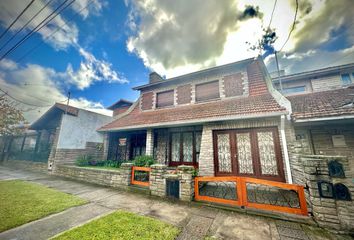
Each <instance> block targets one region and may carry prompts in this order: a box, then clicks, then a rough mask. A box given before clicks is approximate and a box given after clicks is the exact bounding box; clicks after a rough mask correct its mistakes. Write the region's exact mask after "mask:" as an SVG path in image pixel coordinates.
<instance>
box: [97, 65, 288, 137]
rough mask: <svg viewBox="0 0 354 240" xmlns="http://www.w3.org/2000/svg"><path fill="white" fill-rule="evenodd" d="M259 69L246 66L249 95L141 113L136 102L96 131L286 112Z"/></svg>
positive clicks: (259, 67)
mask: <svg viewBox="0 0 354 240" xmlns="http://www.w3.org/2000/svg"><path fill="white" fill-rule="evenodd" d="M245 67H246V66H245ZM261 69H262V66H261V63H259V62H258V61H253V62H252V63H251V64H249V65H248V66H247V75H248V82H249V96H245V97H239V98H226V99H224V100H218V101H210V102H205V103H197V104H190V105H184V106H177V107H171V108H165V109H156V110H150V111H141V109H140V106H139V104H138V103H137V104H136V105H135V107H134V109H133V110H132V111H131V112H129V113H128V114H127V115H125V116H122V117H120V118H118V119H116V120H114V121H113V122H111V123H109V124H107V125H105V126H103V127H102V128H101V129H100V130H101V131H109V130H119V129H125V128H139V125H140V126H149V125H152V126H156V125H161V126H162V125H164V123H166V125H168V124H174V123H175V124H177V123H180V122H190V123H191V122H193V121H195V122H200V121H205V122H207V121H208V120H209V121H216V120H224V119H230V118H242V117H254V118H257V117H262V116H266V115H268V116H269V115H271V114H272V113H276V114H281V113H283V112H286V109H285V108H283V107H281V106H280V105H279V104H278V103H277V101H276V100H275V99H274V98H273V97H272V95H271V94H270V93H269V91H268V89H267V85H266V82H265V78H264V76H263V74H262V70H261ZM167 123H168V124H167Z"/></svg>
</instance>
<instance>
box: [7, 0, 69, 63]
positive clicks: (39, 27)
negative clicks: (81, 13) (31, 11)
mask: <svg viewBox="0 0 354 240" xmlns="http://www.w3.org/2000/svg"><path fill="white" fill-rule="evenodd" d="M68 1H69V0H65V1H64V2H63V3H61V4H60V5H59V6H58V7H57V8H56V9H55V10H54V11H53V12H52V13H51V14H50V15H49V16H47V17H46V18H45V19H43V21H42V22H41V23H40V24H38V25H37V27H35V28H34V29H32V30H31V32H29V33H28V34H27V35H26V36H25V37H23V38H22V39H21V40H20V41H19V42H17V44H16V45H15V46H13V47H12V48H10V50H8V51H7V52H6V53H5V54H4V55H3V56H2V57H1V58H0V61H1V60H3V59H4V58H5V57H6V56H7V55H8V54H10V53H11V52H13V51H14V50H16V48H18V47H19V46H20V45H21V44H22V43H23V42H25V41H26V40H27V39H28V38H30V37H31V36H32V35H33V34H34V33H36V32H38V31H39V30H41V29H42V28H43V27H44V26H45V25H47V24H48V23H49V22H50V21H52V20H53V19H54V18H55V17H56V16H58V14H60V13H61V12H62V11H64V10H65V9H66V8H67V7H69V6H70V5H71V4H72V3H73V2H75V1H76V0H72V1H71V2H69V4H67V5H66V6H64V7H63V8H62V9H60V8H61V7H62V6H63V5H64V4H65V3H66V2H68ZM58 9H60V10H59V11H58ZM56 11H58V12H57V13H55V12H56ZM54 13H55V15H54V16H53V17H51V18H50V19H49V20H48V21H47V22H45V21H46V20H47V19H48V18H49V17H50V16H51V15H53V14H54ZM44 22H45V23H44ZM43 23H44V24H43ZM42 24H43V25H42ZM41 25H42V26H41Z"/></svg>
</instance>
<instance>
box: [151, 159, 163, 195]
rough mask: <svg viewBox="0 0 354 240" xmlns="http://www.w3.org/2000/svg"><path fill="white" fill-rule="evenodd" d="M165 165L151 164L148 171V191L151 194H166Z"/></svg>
mask: <svg viewBox="0 0 354 240" xmlns="http://www.w3.org/2000/svg"><path fill="white" fill-rule="evenodd" d="M166 170H167V166H166V165H163V164H154V165H151V172H150V192H151V195H153V196H158V197H165V196H166V179H165V178H164V176H165V174H166Z"/></svg>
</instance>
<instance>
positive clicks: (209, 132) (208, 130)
mask: <svg viewBox="0 0 354 240" xmlns="http://www.w3.org/2000/svg"><path fill="white" fill-rule="evenodd" d="M274 126H275V127H278V130H279V140H280V147H281V152H282V157H283V160H284V151H283V147H282V138H281V134H280V117H277V118H275V117H273V118H262V119H249V120H240V121H227V122H226V121H225V122H218V123H207V124H204V126H203V135H202V140H201V149H200V157H199V159H200V160H199V175H201V176H214V174H215V173H214V150H213V130H222V129H242V128H259V127H274ZM285 130H286V131H285V134H286V138H287V143H288V145H289V144H290V142H291V141H292V140H293V139H294V137H293V130H292V129H291V128H290V126H289V124H286V127H285ZM283 165H284V168H285V163H284V164H283ZM284 173H285V177H287V174H286V170H285V169H284ZM286 180H287V182H288V179H286Z"/></svg>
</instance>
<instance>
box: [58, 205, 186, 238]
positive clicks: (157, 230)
mask: <svg viewBox="0 0 354 240" xmlns="http://www.w3.org/2000/svg"><path fill="white" fill-rule="evenodd" d="M179 232H180V230H179V229H178V228H176V227H174V226H172V225H169V224H167V223H164V222H161V221H159V220H156V219H153V218H150V217H144V216H139V215H136V214H134V213H129V212H124V211H117V212H114V213H111V214H109V215H107V216H105V217H102V218H99V219H97V220H94V221H91V222H89V223H87V224H85V225H83V226H81V227H78V228H74V229H71V230H69V231H67V232H64V233H63V234H61V235H59V236H57V237H55V238H54V239H55V240H65V239H68V240H69V239H70V240H71V239H78V240H79V239H95V240H102V239H107V240H111V239H120V240H130V239H132V240H133V239H134V240H135V239H153V240H158V239H161V240H172V239H175V238H176V237H177V235H178V234H179Z"/></svg>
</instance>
